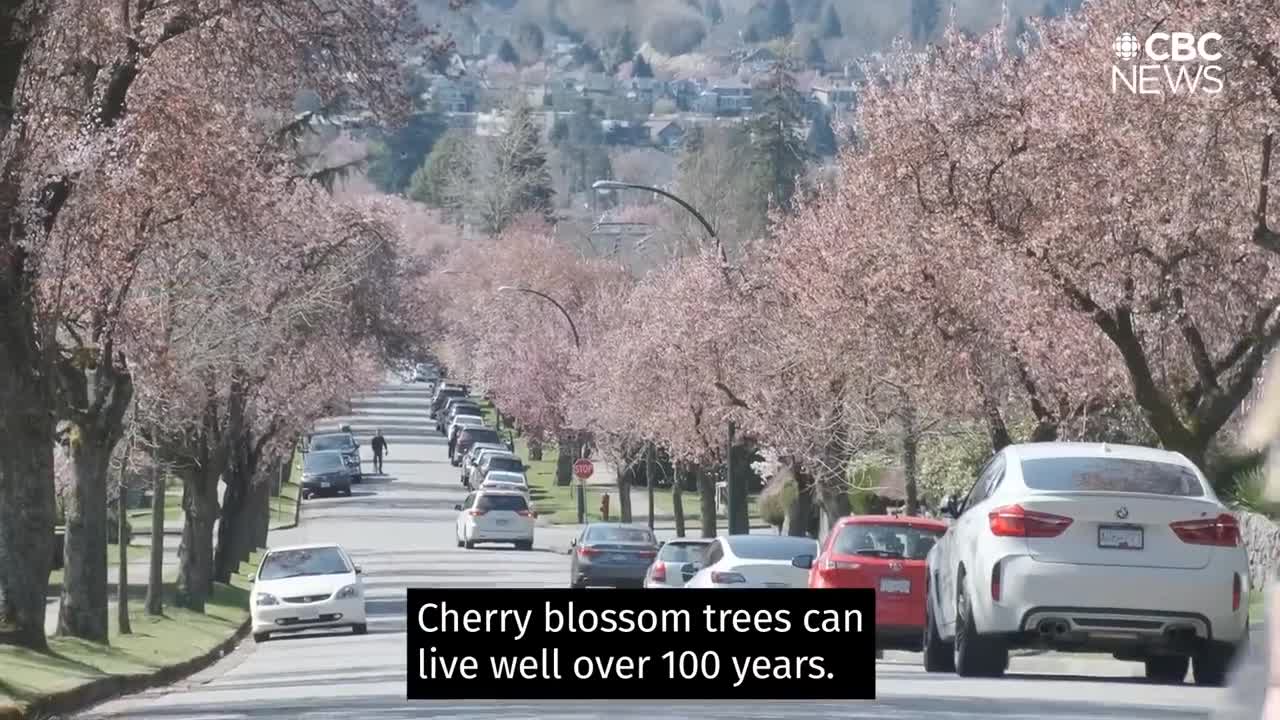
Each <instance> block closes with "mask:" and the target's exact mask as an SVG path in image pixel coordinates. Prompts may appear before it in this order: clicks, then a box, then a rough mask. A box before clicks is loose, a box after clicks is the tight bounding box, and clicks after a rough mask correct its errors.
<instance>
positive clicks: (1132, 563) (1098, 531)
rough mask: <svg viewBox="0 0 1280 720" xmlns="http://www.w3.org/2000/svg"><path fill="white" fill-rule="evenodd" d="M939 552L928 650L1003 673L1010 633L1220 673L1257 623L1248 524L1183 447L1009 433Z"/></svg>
mask: <svg viewBox="0 0 1280 720" xmlns="http://www.w3.org/2000/svg"><path fill="white" fill-rule="evenodd" d="M944 505H946V507H944V508H943V509H944V513H945V514H947V515H949V516H950V517H952V518H953V519H954V521H953V524H952V526H951V528H950V529H949V531H948V532H947V533H946V534H945V535H943V537H942V538H941V539H940V540H939V541H938V543H937V544H936V545H935V546H934V547H933V549H932V550H931V551H930V552H929V556H928V561H927V562H928V575H927V578H928V579H927V581H926V582H927V583H928V584H929V585H930V587H928V588H927V600H926V603H925V606H926V614H925V630H924V652H923V656H924V665H925V669H926V670H928V671H930V672H946V671H953V670H954V671H956V672H958V673H959V674H961V675H970V676H994V675H1000V674H1002V673H1003V672H1004V671H1005V669H1006V667H1007V665H1008V657H1009V650H1010V648H1016V647H1045V648H1050V649H1059V650H1068V651H1071V650H1075V651H1078V650H1085V651H1094V652H1107V653H1111V654H1113V655H1114V656H1115V657H1116V658H1118V659H1121V660H1133V661H1139V662H1143V663H1144V664H1145V666H1146V675H1147V677H1148V678H1150V679H1151V680H1153V681H1156V682H1166V683H1181V682H1182V681H1183V679H1184V678H1185V677H1186V675H1187V668H1188V666H1190V667H1191V670H1192V676H1193V678H1194V680H1195V682H1196V684H1198V685H1211V686H1213V685H1221V684H1222V683H1223V681H1224V680H1225V677H1226V673H1227V670H1228V668H1229V667H1230V664H1231V661H1232V659H1233V657H1234V656H1235V654H1236V653H1237V651H1238V650H1239V648H1240V647H1241V645H1242V644H1243V643H1244V641H1245V640H1246V639H1247V637H1248V633H1249V630H1248V620H1249V618H1248V615H1249V563H1248V558H1247V557H1246V555H1245V549H1244V547H1243V544H1242V542H1241V539H1240V531H1239V527H1238V526H1237V524H1236V519H1235V517H1233V516H1232V515H1231V514H1230V512H1229V511H1228V509H1227V508H1226V506H1224V505H1223V504H1222V503H1221V502H1220V501H1219V500H1218V498H1217V497H1216V496H1215V495H1214V493H1213V488H1212V487H1210V485H1209V483H1208V482H1206V481H1205V478H1204V476H1203V475H1202V474H1201V473H1200V471H1199V470H1198V469H1197V468H1196V466H1195V465H1194V464H1192V463H1191V462H1190V461H1189V460H1188V459H1187V458H1185V457H1183V456H1182V455H1180V454H1177V453H1172V452H1167V451H1164V450H1154V449H1151V448H1143V447H1133V446H1125V445H1105V444H1103V445H1100V444H1093V443H1035V444H1029V445H1011V446H1009V447H1006V448H1004V449H1003V450H1002V451H1001V452H1000V453H999V454H998V455H996V456H995V457H994V458H993V459H992V460H991V462H990V463H988V465H987V466H986V468H985V469H984V470H983V471H982V473H981V475H980V476H979V478H978V480H977V482H976V483H975V484H974V486H973V488H972V490H970V491H969V494H968V496H967V497H966V498H964V499H963V500H956V501H948V502H947V503H944Z"/></svg>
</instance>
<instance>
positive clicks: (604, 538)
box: [586, 525, 657, 545]
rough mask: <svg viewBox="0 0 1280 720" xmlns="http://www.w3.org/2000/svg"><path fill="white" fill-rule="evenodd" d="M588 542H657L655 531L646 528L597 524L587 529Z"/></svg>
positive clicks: (651, 543)
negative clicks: (654, 536) (654, 535)
mask: <svg viewBox="0 0 1280 720" xmlns="http://www.w3.org/2000/svg"><path fill="white" fill-rule="evenodd" d="M586 540H587V542H616V543H648V544H649V545H655V544H657V541H656V540H654V539H653V533H651V532H649V531H648V530H645V529H644V528H630V527H617V526H613V525H596V526H595V527H591V528H588V529H587V536H586Z"/></svg>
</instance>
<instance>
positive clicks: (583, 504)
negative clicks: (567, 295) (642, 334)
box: [498, 285, 587, 525]
mask: <svg viewBox="0 0 1280 720" xmlns="http://www.w3.org/2000/svg"><path fill="white" fill-rule="evenodd" d="M498 292H521V293H525V294H528V295H535V296H537V297H540V298H542V299H543V300H546V301H547V302H549V303H551V304H552V305H554V306H555V308H556V309H557V310H559V311H560V314H561V315H564V319H565V321H566V322H568V323H569V330H570V332H572V333H573V346H574V347H575V348H577V349H578V350H581V349H582V339H581V338H580V337H579V336H578V326H577V325H575V324H574V322H573V316H572V315H570V314H569V311H568V310H566V309H565V308H564V306H563V305H561V304H560V303H559V302H558V301H557V300H556V299H555V298H553V297H551V296H550V295H548V294H546V293H544V292H539V291H537V290H534V289H532V288H525V287H513V286H511V285H503V286H502V287H500V288H498ZM585 451H586V448H583V457H586V454H585ZM585 483H586V481H584V480H581V479H579V480H578V483H577V487H578V492H577V495H578V524H579V525H581V524H583V523H585V522H586V521H587V491H586V487H585Z"/></svg>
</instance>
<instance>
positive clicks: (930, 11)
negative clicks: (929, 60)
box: [911, 0, 942, 45]
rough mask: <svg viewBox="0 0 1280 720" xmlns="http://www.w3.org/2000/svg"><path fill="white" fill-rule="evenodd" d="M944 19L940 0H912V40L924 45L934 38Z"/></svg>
mask: <svg viewBox="0 0 1280 720" xmlns="http://www.w3.org/2000/svg"><path fill="white" fill-rule="evenodd" d="M941 20H942V5H941V3H940V2H939V0H911V41H912V42H914V43H915V44H917V45H924V44H926V43H928V42H929V40H930V39H932V38H933V36H934V33H936V32H937V30H938V23H939V22H940V21H941Z"/></svg>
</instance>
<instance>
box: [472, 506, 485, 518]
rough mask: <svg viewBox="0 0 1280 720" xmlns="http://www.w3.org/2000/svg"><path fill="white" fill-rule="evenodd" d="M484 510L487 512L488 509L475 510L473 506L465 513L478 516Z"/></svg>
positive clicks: (483, 512)
mask: <svg viewBox="0 0 1280 720" xmlns="http://www.w3.org/2000/svg"><path fill="white" fill-rule="evenodd" d="M486 512H488V510H476V509H475V508H472V509H470V510H468V511H467V514H468V515H470V516H471V517H480V516H481V515H483V514H485V513H486Z"/></svg>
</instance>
